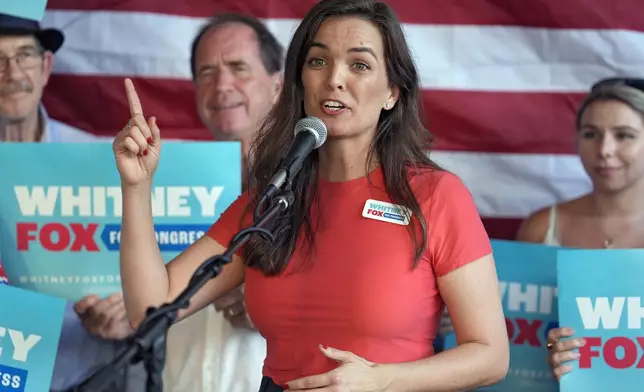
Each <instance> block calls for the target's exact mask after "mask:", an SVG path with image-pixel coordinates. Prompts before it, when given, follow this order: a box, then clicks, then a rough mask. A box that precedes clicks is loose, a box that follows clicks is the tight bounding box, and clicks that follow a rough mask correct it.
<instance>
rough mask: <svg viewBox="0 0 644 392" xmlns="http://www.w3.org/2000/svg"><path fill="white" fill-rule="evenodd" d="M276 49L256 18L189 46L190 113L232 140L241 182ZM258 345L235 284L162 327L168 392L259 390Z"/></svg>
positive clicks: (204, 33)
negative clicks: (192, 108)
mask: <svg viewBox="0 0 644 392" xmlns="http://www.w3.org/2000/svg"><path fill="white" fill-rule="evenodd" d="M282 63H283V48H282V46H281V44H280V43H279V42H278V40H277V39H276V38H275V36H273V34H272V33H271V32H270V31H269V30H268V28H267V27H266V26H265V25H264V24H263V23H262V22H261V21H259V20H257V19H255V18H253V17H251V16H246V15H240V14H220V15H217V16H215V17H214V18H212V19H211V20H210V21H208V22H207V23H206V24H205V25H204V26H203V28H202V29H201V30H200V32H199V33H198V34H197V36H196V37H195V39H194V41H193V45H192V50H191V59H190V67H191V71H192V77H193V82H194V85H195V96H196V103H197V111H198V113H199V117H200V118H201V121H202V122H203V124H204V125H205V126H206V127H207V128H208V130H209V131H210V132H211V134H212V135H213V138H214V139H215V140H235V141H240V142H241V146H242V156H243V162H242V166H243V169H242V177H243V181H242V184H245V183H246V181H247V178H248V166H249V149H250V145H251V143H252V141H253V139H254V137H255V135H256V134H257V131H258V130H259V127H260V126H261V123H262V121H263V120H264V118H265V117H266V115H267V114H268V112H269V111H270V109H271V108H272V107H273V105H274V103H275V100H276V99H277V95H278V93H279V90H280V89H281V86H282V75H281V69H282ZM265 356H266V342H265V340H264V338H263V337H262V336H261V335H260V334H259V333H258V332H257V331H256V330H255V328H254V326H253V325H252V322H251V321H250V319H249V318H248V315H247V314H246V308H245V303H244V294H243V286H242V287H241V288H240V289H238V290H236V291H234V292H232V293H230V294H229V295H227V296H225V297H223V298H221V299H219V300H218V301H217V302H216V303H215V304H214V306H211V307H207V308H206V309H204V310H202V311H201V312H199V313H197V314H195V315H193V316H191V317H189V318H187V319H185V320H184V321H182V322H180V323H179V324H177V325H175V326H173V327H172V328H171V329H170V333H169V335H168V357H167V361H166V368H165V373H164V381H165V386H166V387H167V388H168V389H167V390H168V391H172V392H182V391H193V392H210V391H217V392H218V391H222V392H224V391H225V392H248V391H257V390H259V387H260V384H261V379H262V366H263V363H264V358H265Z"/></svg>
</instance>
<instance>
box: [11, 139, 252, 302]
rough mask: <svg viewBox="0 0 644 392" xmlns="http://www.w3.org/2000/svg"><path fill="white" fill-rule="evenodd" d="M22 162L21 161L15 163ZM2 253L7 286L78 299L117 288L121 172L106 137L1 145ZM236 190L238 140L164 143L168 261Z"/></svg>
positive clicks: (161, 237)
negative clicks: (83, 141)
mask: <svg viewBox="0 0 644 392" xmlns="http://www.w3.org/2000/svg"><path fill="white" fill-rule="evenodd" d="M18 162H19V164H17V163H18ZM0 167H3V168H10V169H8V170H3V173H2V177H0V260H1V261H2V263H3V265H4V268H5V270H6V273H7V276H8V278H9V281H10V282H11V284H12V285H14V286H18V287H22V288H25V289H29V290H33V291H37V292H40V293H45V294H48V295H52V296H56V297H60V298H64V299H67V300H71V301H77V300H79V299H81V298H83V297H85V296H86V295H89V294H94V295H99V296H107V295H109V294H111V293H114V292H117V291H120V290H121V282H120V271H119V244H120V233H121V231H120V227H121V216H122V213H123V211H122V195H121V187H120V178H119V174H118V171H117V168H116V164H115V162H114V155H113V152H112V146H111V144H109V143H88V144H79V143H72V144H61V143H52V144H40V143H3V144H0ZM240 193H241V149H240V145H239V143H238V142H165V143H164V144H163V150H162V152H161V160H160V163H159V167H158V169H157V172H156V174H155V176H154V182H153V185H152V189H151V198H152V206H151V213H152V215H153V219H154V231H155V236H156V239H157V243H158V245H159V249H160V250H161V253H162V256H163V258H164V259H165V260H166V262H167V261H170V260H171V259H172V258H173V257H175V256H176V255H177V254H178V253H179V252H181V251H182V250H184V249H185V248H186V247H187V246H189V245H190V244H192V243H193V242H194V241H195V240H196V239H198V238H199V237H201V236H202V235H204V233H205V232H206V231H207V230H208V229H209V227H210V226H211V225H212V224H213V223H214V222H215V221H216V220H217V218H218V217H219V215H220V214H221V213H222V212H223V211H224V210H225V209H226V208H227V207H228V205H229V204H231V203H232V202H233V201H234V200H235V199H236V198H237V197H238V196H239V194H240Z"/></svg>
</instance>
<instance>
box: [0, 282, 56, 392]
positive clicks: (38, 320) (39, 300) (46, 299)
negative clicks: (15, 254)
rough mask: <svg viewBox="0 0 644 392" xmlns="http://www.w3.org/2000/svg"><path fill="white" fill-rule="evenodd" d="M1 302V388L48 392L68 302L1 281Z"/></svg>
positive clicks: (3, 390)
mask: <svg viewBox="0 0 644 392" xmlns="http://www.w3.org/2000/svg"><path fill="white" fill-rule="evenodd" d="M0 304H1V305H0V391H2V392H5V391H7V392H9V391H11V392H42V391H48V390H49V386H50V383H51V377H52V373H53V371H54V363H55V361H56V351H57V350H58V341H59V339H60V331H61V328H62V325H63V314H64V312H65V301H64V300H63V299H60V298H55V297H51V296H48V295H44V294H39V293H34V292H30V291H27V290H23V289H19V288H15V287H11V286H7V285H4V284H0Z"/></svg>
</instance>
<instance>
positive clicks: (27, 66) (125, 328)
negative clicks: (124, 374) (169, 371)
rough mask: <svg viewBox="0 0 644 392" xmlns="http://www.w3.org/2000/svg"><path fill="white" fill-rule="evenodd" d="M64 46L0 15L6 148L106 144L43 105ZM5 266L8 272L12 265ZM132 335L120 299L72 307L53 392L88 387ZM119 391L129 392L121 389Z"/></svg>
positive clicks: (31, 25)
mask: <svg viewBox="0 0 644 392" xmlns="http://www.w3.org/2000/svg"><path fill="white" fill-rule="evenodd" d="M63 41H64V36H63V34H62V32H61V31H59V30H56V29H41V27H40V25H39V23H38V22H36V21H32V20H28V19H22V18H18V17H14V16H10V15H4V14H0V142H1V141H11V142H41V143H56V142H58V143H60V142H66V143H70V142H92V141H101V140H102V139H99V138H96V137H95V136H93V135H92V134H90V133H87V132H83V131H81V130H79V129H76V128H74V127H71V126H69V125H67V124H64V123H61V122H59V121H56V120H54V119H52V118H50V117H49V116H48V115H47V111H46V110H45V108H44V106H43V105H42V103H41V99H42V95H43V90H44V88H45V86H46V85H47V82H48V80H49V77H50V75H51V72H52V68H53V64H54V54H55V53H56V51H57V50H58V49H59V48H60V47H61V46H62V44H63ZM0 260H2V249H1V248H0ZM2 261H3V262H4V265H5V267H7V266H8V265H9V264H10V263H11V262H12V260H7V259H5V260H2ZM10 283H11V282H9V284H10ZM131 332H132V331H131V329H130V326H129V323H128V322H127V319H126V317H125V308H124V306H123V299H122V297H121V296H120V294H118V295H114V296H112V297H109V298H107V299H102V300H101V299H99V298H97V297H96V296H88V297H85V298H84V299H83V300H81V301H79V302H78V303H76V304H74V303H69V304H68V307H67V311H66V314H65V318H64V324H63V332H62V335H61V339H60V345H59V350H58V357H57V359H56V365H55V369H54V375H53V380H52V385H51V390H52V391H59V390H66V389H69V388H71V387H73V386H75V385H77V384H79V383H80V382H82V381H83V380H84V379H85V378H87V377H88V376H89V375H91V373H92V372H94V371H95V370H96V369H97V368H98V367H100V366H101V365H103V364H105V363H107V362H109V361H110V359H111V358H112V357H113V356H114V355H115V353H116V352H117V350H118V348H119V347H118V346H119V341H120V340H122V339H124V338H125V337H127V336H128V335H129V334H130V333H131ZM130 374H131V377H128V379H127V380H126V379H125V378H123V379H121V380H120V381H121V384H123V383H126V382H127V383H129V385H130V386H131V390H133V391H134V390H142V388H143V385H144V384H143V383H144V381H145V378H144V376H143V375H142V374H140V373H139V372H130ZM137 384H138V385H137ZM128 389H129V388H128ZM114 390H119V391H123V390H126V389H125V388H124V387H122V386H121V385H119V386H115V389H114Z"/></svg>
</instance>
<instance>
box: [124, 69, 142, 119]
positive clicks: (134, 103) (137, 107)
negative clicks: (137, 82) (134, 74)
mask: <svg viewBox="0 0 644 392" xmlns="http://www.w3.org/2000/svg"><path fill="white" fill-rule="evenodd" d="M125 93H126V94H127V101H128V103H129V105H130V114H131V115H132V117H134V116H136V115H137V114H140V115H143V107H142V106H141V100H139V95H138V94H137V93H136V89H135V88H134V83H133V82H132V80H131V79H129V78H127V79H125Z"/></svg>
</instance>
